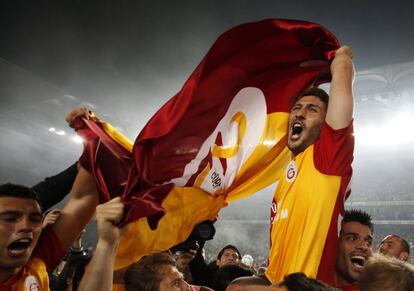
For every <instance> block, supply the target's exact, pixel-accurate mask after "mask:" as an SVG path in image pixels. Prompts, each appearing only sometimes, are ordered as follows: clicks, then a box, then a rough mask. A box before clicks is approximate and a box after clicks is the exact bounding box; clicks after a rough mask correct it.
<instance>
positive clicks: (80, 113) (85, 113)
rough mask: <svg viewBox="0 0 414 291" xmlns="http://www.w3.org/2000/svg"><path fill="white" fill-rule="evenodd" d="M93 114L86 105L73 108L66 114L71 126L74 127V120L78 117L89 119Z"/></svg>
mask: <svg viewBox="0 0 414 291" xmlns="http://www.w3.org/2000/svg"><path fill="white" fill-rule="evenodd" d="M90 116H91V112H90V111H89V110H88V108H86V107H78V108H75V109H72V110H71V111H70V112H69V113H68V114H67V115H66V118H65V120H66V122H67V123H69V126H70V127H73V122H74V120H75V119H76V118H78V117H84V118H86V119H89V118H90Z"/></svg>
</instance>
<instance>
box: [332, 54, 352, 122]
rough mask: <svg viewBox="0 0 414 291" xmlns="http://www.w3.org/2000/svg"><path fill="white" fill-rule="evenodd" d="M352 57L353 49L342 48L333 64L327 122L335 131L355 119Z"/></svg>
mask: <svg viewBox="0 0 414 291" xmlns="http://www.w3.org/2000/svg"><path fill="white" fill-rule="evenodd" d="M352 57H353V54H352V49H351V48H350V47H348V46H342V47H340V48H339V49H338V50H337V51H336V54H335V58H334V59H333V61H332V64H331V74H332V82H331V89H330V94H329V95H330V97H329V106H328V112H327V114H326V122H327V123H328V124H329V125H330V126H331V127H332V128H333V129H340V128H344V127H347V126H348V125H349V124H350V122H351V120H352V118H353V111H354V97H353V93H352V83H353V81H354V64H353V63H352Z"/></svg>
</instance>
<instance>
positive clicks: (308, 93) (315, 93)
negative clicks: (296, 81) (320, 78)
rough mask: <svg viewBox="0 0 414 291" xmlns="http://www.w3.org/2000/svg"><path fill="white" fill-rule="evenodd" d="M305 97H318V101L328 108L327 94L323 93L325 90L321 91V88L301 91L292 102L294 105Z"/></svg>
mask: <svg viewBox="0 0 414 291" xmlns="http://www.w3.org/2000/svg"><path fill="white" fill-rule="evenodd" d="M305 96H316V97H318V98H319V99H321V101H322V102H323V103H325V104H326V108H328V103H329V95H328V93H326V92H325V90H323V89H321V88H318V87H311V88H308V89H306V90H305V91H303V92H302V93H300V94H299V96H298V97H296V99H295V100H294V101H295V103H296V102H297V101H298V100H299V99H301V98H303V97H305Z"/></svg>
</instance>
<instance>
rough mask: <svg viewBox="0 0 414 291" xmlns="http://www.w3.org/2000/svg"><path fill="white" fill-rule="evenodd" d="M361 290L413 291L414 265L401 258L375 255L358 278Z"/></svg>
mask: <svg viewBox="0 0 414 291" xmlns="http://www.w3.org/2000/svg"><path fill="white" fill-rule="evenodd" d="M358 287H359V290H360V291H385V290H386V291H412V290H414V267H413V266H412V265H410V264H408V263H406V262H404V261H401V260H400V259H397V258H394V257H386V256H383V255H379V254H377V255H374V256H373V257H371V258H370V259H369V260H368V262H367V263H366V265H365V267H364V270H363V271H362V273H361V275H360V276H359V279H358Z"/></svg>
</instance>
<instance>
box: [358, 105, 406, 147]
mask: <svg viewBox="0 0 414 291" xmlns="http://www.w3.org/2000/svg"><path fill="white" fill-rule="evenodd" d="M413 128H414V117H412V116H409V115H408V114H399V113H398V112H396V114H395V115H394V117H393V118H392V119H389V120H387V121H386V122H384V123H382V124H375V125H369V126H365V127H362V128H360V129H355V142H356V143H357V144H358V145H361V146H393V145H402V144H409V143H413V142H414V131H413Z"/></svg>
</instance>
